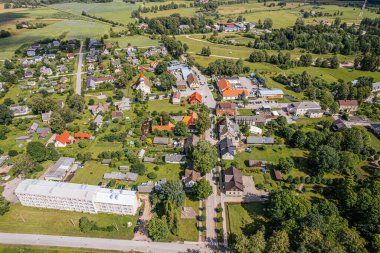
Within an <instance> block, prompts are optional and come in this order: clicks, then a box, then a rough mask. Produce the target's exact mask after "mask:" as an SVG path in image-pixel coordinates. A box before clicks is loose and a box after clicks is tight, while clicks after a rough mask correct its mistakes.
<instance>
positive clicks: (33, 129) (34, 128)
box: [28, 121, 39, 134]
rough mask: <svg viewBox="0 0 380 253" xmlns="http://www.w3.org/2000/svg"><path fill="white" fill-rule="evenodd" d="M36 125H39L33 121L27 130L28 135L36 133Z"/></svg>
mask: <svg viewBox="0 0 380 253" xmlns="http://www.w3.org/2000/svg"><path fill="white" fill-rule="evenodd" d="M38 125H39V123H38V121H34V122H33V124H32V125H31V126H30V128H29V130H28V134H32V133H35V132H36V131H37V128H38Z"/></svg>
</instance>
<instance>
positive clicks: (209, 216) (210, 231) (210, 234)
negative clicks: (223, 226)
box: [206, 173, 218, 242]
mask: <svg viewBox="0 0 380 253" xmlns="http://www.w3.org/2000/svg"><path fill="white" fill-rule="evenodd" d="M212 176H213V175H212V173H207V174H206V180H207V181H209V182H210V184H211V186H212V191H213V193H212V194H211V195H210V196H209V197H208V198H207V199H206V228H207V230H206V239H207V241H210V242H212V241H216V232H215V228H216V226H215V225H216V224H215V220H214V219H215V217H216V212H215V208H216V207H217V205H218V203H217V198H218V195H217V193H218V192H217V190H216V186H215V183H214V180H213V179H212Z"/></svg>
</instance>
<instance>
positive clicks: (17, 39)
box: [0, 20, 110, 60]
mask: <svg viewBox="0 0 380 253" xmlns="http://www.w3.org/2000/svg"><path fill="white" fill-rule="evenodd" d="M109 28H110V26H109V25H106V24H102V23H98V22H89V21H84V20H63V21H59V22H57V23H54V24H51V25H48V26H46V27H44V28H41V29H36V30H28V31H27V32H23V33H20V34H18V35H15V36H11V37H9V38H5V39H1V40H0V60H2V59H7V58H10V57H11V56H12V55H13V53H14V51H15V50H16V49H17V48H19V47H20V46H21V45H24V44H31V43H33V42H35V41H38V40H41V39H45V38H56V37H58V36H60V35H61V34H65V33H66V36H65V38H66V39H85V38H86V37H98V36H100V35H103V34H105V33H108V30H109Z"/></svg>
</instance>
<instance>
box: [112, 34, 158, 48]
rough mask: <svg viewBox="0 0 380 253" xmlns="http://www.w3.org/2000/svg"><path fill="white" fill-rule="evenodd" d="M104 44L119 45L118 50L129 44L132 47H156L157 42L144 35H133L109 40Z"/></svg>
mask: <svg viewBox="0 0 380 253" xmlns="http://www.w3.org/2000/svg"><path fill="white" fill-rule="evenodd" d="M106 42H111V43H116V42H117V43H119V47H120V48H127V47H128V44H131V45H132V46H134V47H152V46H158V45H159V41H158V40H152V39H150V38H149V37H148V36H144V35H134V36H125V37H120V38H109V39H107V40H106Z"/></svg>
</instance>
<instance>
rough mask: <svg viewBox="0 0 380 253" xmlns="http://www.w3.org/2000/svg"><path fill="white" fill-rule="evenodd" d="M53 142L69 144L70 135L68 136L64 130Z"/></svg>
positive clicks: (70, 140)
mask: <svg viewBox="0 0 380 253" xmlns="http://www.w3.org/2000/svg"><path fill="white" fill-rule="evenodd" d="M55 140H56V141H59V142H60V143H62V144H65V143H71V142H72V137H71V135H70V134H69V132H67V131H66V130H65V131H63V133H62V134H61V135H57V136H56V137H55Z"/></svg>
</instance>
